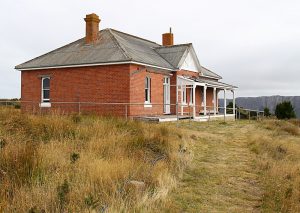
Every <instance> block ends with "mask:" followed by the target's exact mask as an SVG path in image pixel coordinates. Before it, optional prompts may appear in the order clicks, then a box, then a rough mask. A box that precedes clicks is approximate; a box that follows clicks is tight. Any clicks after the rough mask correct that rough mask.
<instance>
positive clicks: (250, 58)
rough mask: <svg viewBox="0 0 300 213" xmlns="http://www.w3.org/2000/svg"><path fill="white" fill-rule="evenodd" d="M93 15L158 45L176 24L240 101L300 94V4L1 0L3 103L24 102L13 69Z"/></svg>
mask: <svg viewBox="0 0 300 213" xmlns="http://www.w3.org/2000/svg"><path fill="white" fill-rule="evenodd" d="M89 13H96V14H98V15H99V16H100V18H101V23H100V28H102V29H103V28H113V29H117V30H120V31H124V32H127V33H130V34H134V35H137V36H140V37H144V38H146V39H149V40H153V41H155V42H157V43H161V34H162V33H164V32H167V31H168V30H169V27H172V29H173V33H174V38H175V43H176V44H180V43H189V42H192V43H193V45H194V48H195V50H196V52H197V54H198V58H199V60H200V63H201V64H202V65H203V66H206V67H207V68H209V69H211V70H213V71H215V72H217V73H218V74H220V75H221V76H223V80H222V81H223V82H226V83H231V84H234V85H237V86H238V87H239V89H238V92H237V94H238V96H262V95H300V1H299V0H226V1H224V0H209V1H208V0H184V1H183V0H181V1H175V0H146V1H144V0H126V1H125V0H88V1H87V0H63V1H62V0H49V1H44V0H43V1H41V0H13V1H12V0H1V7H0V23H1V26H0V39H1V47H0V98H12V97H20V84H21V83H20V72H19V71H16V70H14V66H15V65H17V64H20V63H22V62H24V61H27V60H29V59H32V58H33V57H36V56H39V55H41V54H43V53H46V52H48V51H51V50H53V49H55V48H58V47H60V46H63V45H65V44H67V43H70V42H72V41H74V40H76V39H78V38H81V37H84V34H85V22H84V20H83V18H84V17H85V15H86V14H89Z"/></svg>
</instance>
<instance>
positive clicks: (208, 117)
mask: <svg viewBox="0 0 300 213" xmlns="http://www.w3.org/2000/svg"><path fill="white" fill-rule="evenodd" d="M209 122H210V109H209V110H208V124H209Z"/></svg>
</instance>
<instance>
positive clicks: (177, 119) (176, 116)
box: [176, 102, 179, 127]
mask: <svg viewBox="0 0 300 213" xmlns="http://www.w3.org/2000/svg"><path fill="white" fill-rule="evenodd" d="M176 117H177V121H176V125H177V127H178V121H179V117H178V102H176Z"/></svg>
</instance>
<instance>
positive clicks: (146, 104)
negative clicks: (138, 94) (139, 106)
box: [144, 103, 152, 108]
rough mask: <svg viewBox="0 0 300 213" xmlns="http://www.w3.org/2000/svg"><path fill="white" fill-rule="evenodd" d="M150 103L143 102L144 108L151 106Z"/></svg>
mask: <svg viewBox="0 0 300 213" xmlns="http://www.w3.org/2000/svg"><path fill="white" fill-rule="evenodd" d="M151 107H152V104H151V103H144V108H151Z"/></svg>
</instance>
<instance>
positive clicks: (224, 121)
mask: <svg viewBox="0 0 300 213" xmlns="http://www.w3.org/2000/svg"><path fill="white" fill-rule="evenodd" d="M225 110H226V108H225V107H224V122H226V112H225Z"/></svg>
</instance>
